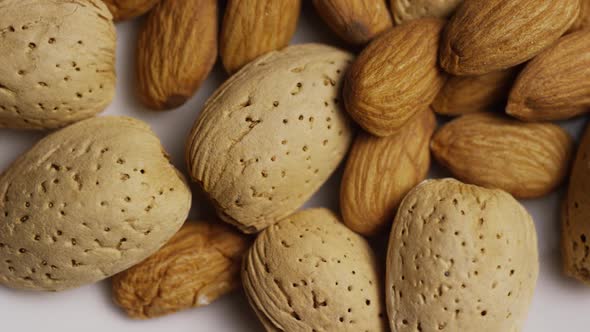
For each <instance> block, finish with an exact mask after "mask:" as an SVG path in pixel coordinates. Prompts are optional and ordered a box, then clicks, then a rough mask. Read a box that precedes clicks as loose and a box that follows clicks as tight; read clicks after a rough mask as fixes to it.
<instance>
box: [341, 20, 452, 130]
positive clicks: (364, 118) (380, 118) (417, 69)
mask: <svg viewBox="0 0 590 332" xmlns="http://www.w3.org/2000/svg"><path fill="white" fill-rule="evenodd" d="M443 26H444V21H442V20H438V19H420V20H414V21H409V22H407V23H404V24H402V25H400V26H398V27H395V28H393V29H392V30H390V31H388V32H386V33H384V34H383V35H381V36H380V37H379V38H377V39H375V40H374V41H373V42H371V43H370V44H369V46H368V47H367V48H366V49H365V50H364V51H363V52H362V53H361V55H360V56H359V57H358V58H357V59H356V61H354V62H353V64H352V66H351V67H350V69H349V70H348V73H347V75H346V78H345V81H344V93H343V95H344V102H345V105H346V110H347V111H348V113H349V114H350V115H351V117H352V118H353V119H354V120H355V121H356V122H357V123H358V124H359V125H360V126H361V127H363V128H364V129H365V130H367V131H368V132H370V133H371V134H373V135H376V136H391V135H394V134H396V133H398V132H399V131H400V130H401V128H402V127H403V126H404V125H405V124H406V123H407V122H408V121H409V120H410V119H411V118H412V117H413V116H414V115H415V114H416V113H417V112H420V111H422V110H424V109H426V108H427V107H428V105H430V103H431V102H432V101H433V100H434V98H435V97H436V95H437V94H438V92H439V90H440V88H441V87H442V86H443V84H444V81H445V75H444V73H443V72H442V71H441V70H440V69H439V67H438V64H437V50H438V44H439V36H440V32H441V30H442V28H443Z"/></svg>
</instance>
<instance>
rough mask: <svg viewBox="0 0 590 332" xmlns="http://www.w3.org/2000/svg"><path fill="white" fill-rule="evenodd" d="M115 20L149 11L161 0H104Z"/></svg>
mask: <svg viewBox="0 0 590 332" xmlns="http://www.w3.org/2000/svg"><path fill="white" fill-rule="evenodd" d="M102 1H103V2H104V3H105V4H106V5H107V7H109V10H110V11H111V14H113V19H114V20H115V21H124V20H130V19H132V18H135V17H138V16H141V15H143V14H145V13H147V12H148V11H149V10H150V9H152V7H154V6H155V5H156V4H157V3H158V2H159V1H160V0H102Z"/></svg>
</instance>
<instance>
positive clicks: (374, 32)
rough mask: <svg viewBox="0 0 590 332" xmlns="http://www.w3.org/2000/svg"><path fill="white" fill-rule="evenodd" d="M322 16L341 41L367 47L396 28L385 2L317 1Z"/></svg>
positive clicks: (378, 0)
mask: <svg viewBox="0 0 590 332" xmlns="http://www.w3.org/2000/svg"><path fill="white" fill-rule="evenodd" d="M313 5H314V6H315V8H316V10H317V12H318V14H319V15H320V17H321V18H322V19H323V20H324V21H325V22H326V24H327V25H328V26H329V27H330V29H332V31H334V32H335V33H336V34H337V35H338V36H339V37H340V38H342V39H343V40H345V41H346V42H347V43H349V44H352V45H364V44H366V43H368V42H369V41H371V39H373V38H375V37H377V36H378V35H379V34H381V33H382V32H383V31H385V30H387V29H389V28H391V27H392V26H393V23H392V20H391V16H390V15H389V10H388V9H387V4H386V3H385V0H313Z"/></svg>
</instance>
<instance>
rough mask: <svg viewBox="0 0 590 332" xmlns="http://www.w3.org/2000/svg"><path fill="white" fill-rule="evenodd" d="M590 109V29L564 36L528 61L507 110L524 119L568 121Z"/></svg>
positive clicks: (511, 95) (517, 81)
mask: <svg viewBox="0 0 590 332" xmlns="http://www.w3.org/2000/svg"><path fill="white" fill-rule="evenodd" d="M588 111H590V30H588V29H587V30H582V31H578V32H574V33H572V34H569V35H566V36H565V37H562V38H561V39H560V40H559V41H557V43H555V44H554V45H553V46H551V47H550V48H549V49H547V50H545V51H544V52H543V53H541V54H539V55H538V56H537V57H536V58H534V59H533V60H532V61H531V62H529V63H528V64H527V66H526V67H525V68H524V70H523V71H522V72H521V73H520V75H519V76H518V79H517V80H516V83H515V85H514V87H513V89H512V92H511V93H510V99H509V100H508V107H507V109H506V112H507V113H508V114H510V115H512V116H514V117H516V118H519V119H521V120H524V121H549V120H565V119H569V118H571V117H574V116H577V115H580V114H583V113H586V112H588Z"/></svg>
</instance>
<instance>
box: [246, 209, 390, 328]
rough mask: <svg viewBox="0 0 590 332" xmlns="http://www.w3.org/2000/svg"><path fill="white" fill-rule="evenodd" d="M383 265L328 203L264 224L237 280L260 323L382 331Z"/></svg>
mask: <svg viewBox="0 0 590 332" xmlns="http://www.w3.org/2000/svg"><path fill="white" fill-rule="evenodd" d="M380 271H381V268H380V267H379V262H378V261H377V259H376V257H375V255H374V253H373V251H372V249H371V247H370V246H369V244H368V243H367V241H366V240H365V239H363V238H362V237H361V236H360V235H357V234H355V233H353V232H352V231H351V230H349V229H348V228H346V227H345V226H344V225H343V224H342V223H341V222H340V221H339V220H338V218H337V217H336V216H335V215H334V214H333V213H332V212H330V211H329V210H326V209H311V210H305V211H302V212H298V213H296V214H294V215H292V216H291V217H289V218H287V219H285V220H283V221H281V222H279V223H277V224H275V225H273V226H270V227H268V228H267V229H266V230H264V231H263V232H262V233H260V235H259V236H258V238H257V239H256V241H255V242H254V245H253V246H252V248H250V250H249V251H248V252H247V253H246V256H245V258H244V266H243V269H242V282H243V284H244V289H245V291H246V295H247V296H248V300H249V301H250V304H251V305H252V307H253V308H254V311H255V312H256V314H257V315H258V318H259V319H260V321H261V322H262V324H263V325H264V327H265V329H266V331H276V332H278V331H289V332H299V331H301V332H303V331H350V332H358V331H371V332H382V331H387V330H388V329H387V322H386V319H385V316H384V311H385V305H384V304H383V300H382V296H383V290H382V286H381V285H382V281H381V273H380Z"/></svg>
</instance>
